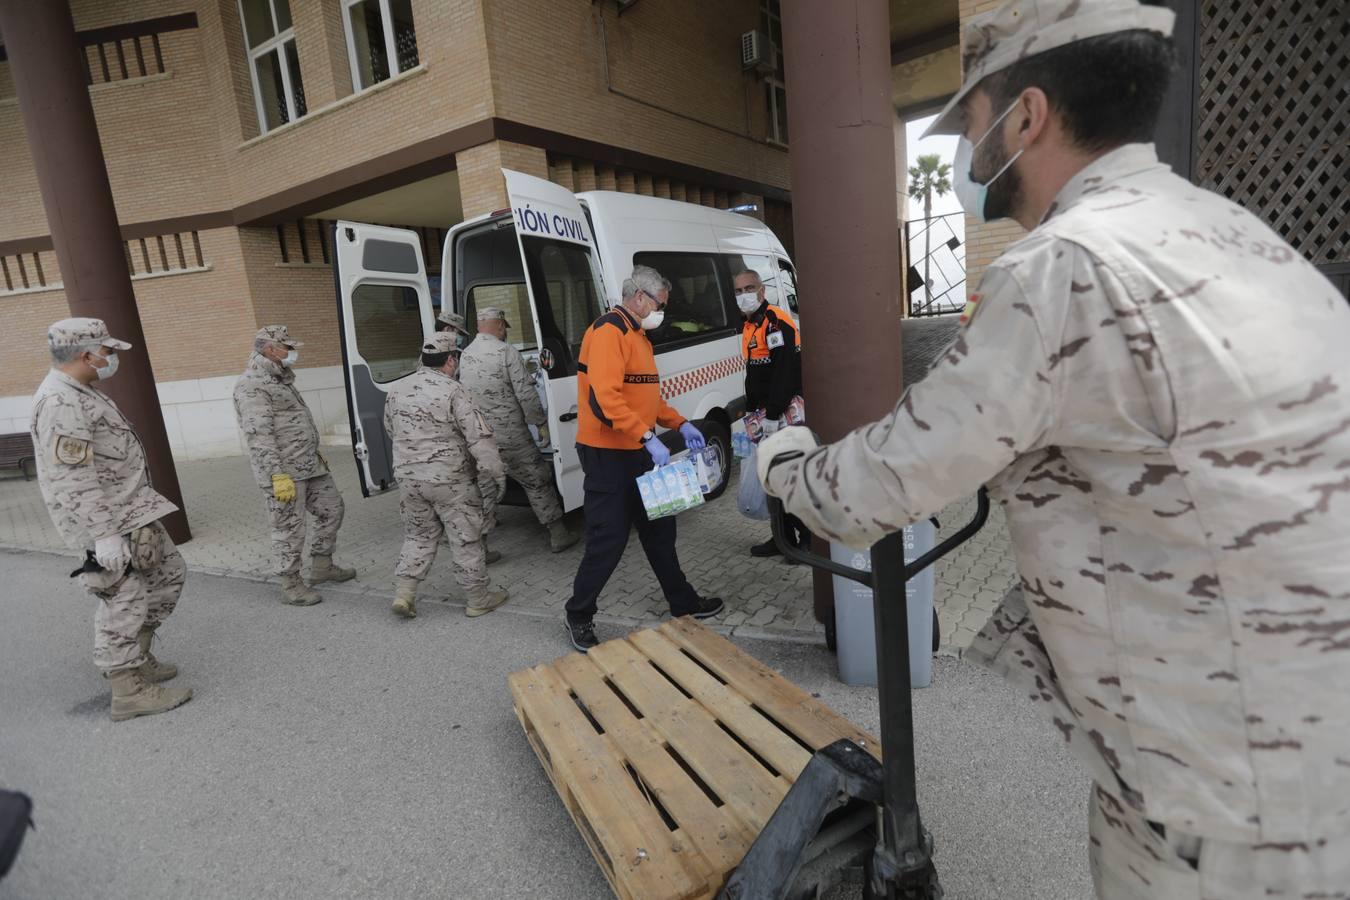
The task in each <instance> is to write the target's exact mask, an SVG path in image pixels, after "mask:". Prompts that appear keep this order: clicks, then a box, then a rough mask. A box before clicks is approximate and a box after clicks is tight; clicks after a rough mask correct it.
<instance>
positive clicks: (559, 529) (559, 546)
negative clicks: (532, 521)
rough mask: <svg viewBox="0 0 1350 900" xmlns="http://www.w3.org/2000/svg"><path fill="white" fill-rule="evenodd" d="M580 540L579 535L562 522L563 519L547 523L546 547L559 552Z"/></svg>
mask: <svg viewBox="0 0 1350 900" xmlns="http://www.w3.org/2000/svg"><path fill="white" fill-rule="evenodd" d="M579 540H581V535H580V534H578V533H577V532H575V531H573V530H572V529H570V528H568V527H567V526H566V525H564V524H563V520H562V519H559V520H558V521H556V522H549V523H548V549H549V550H550V551H552V552H553V553H561V552H563V551H564V550H566V549H567V548H568V547H571V546H572V545H573V544H575V543H576V542H577V541H579Z"/></svg>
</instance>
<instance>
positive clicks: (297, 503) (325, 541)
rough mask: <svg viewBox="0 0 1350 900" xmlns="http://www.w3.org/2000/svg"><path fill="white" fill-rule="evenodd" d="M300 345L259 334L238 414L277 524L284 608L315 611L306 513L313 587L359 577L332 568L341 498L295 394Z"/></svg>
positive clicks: (238, 386)
mask: <svg viewBox="0 0 1350 900" xmlns="http://www.w3.org/2000/svg"><path fill="white" fill-rule="evenodd" d="M301 346H302V344H301V343H300V342H299V341H294V340H291V336H290V334H289V332H288V331H287V330H286V326H285V325H268V326H267V327H265V328H262V329H259V331H258V333H257V335H255V336H254V341H253V354H252V356H250V357H249V360H248V366H247V367H246V368H245V369H244V374H243V375H241V376H240V377H239V381H238V382H236V383H235V386H234V414H235V417H236V418H237V419H238V421H239V430H240V432H241V433H242V434H243V435H244V442H245V443H246V444H247V445H248V455H249V459H250V460H251V462H252V463H253V477H254V478H255V479H256V480H257V482H258V487H260V488H261V489H262V491H263V495H264V499H265V502H266V504H267V515H268V518H269V519H270V520H271V522H272V552H273V554H274V556H275V561H276V567H277V575H278V576H279V578H280V581H281V590H282V593H283V595H284V597H285V602H286V603H289V604H291V605H292V606H313V605H314V604H315V603H319V602H321V601H322V599H323V598H322V597H320V596H319V594H318V593H317V592H316V591H314V590H312V589H311V588H310V587H309V586H308V585H306V584H305V582H304V581H303V580H302V579H301V577H300V561H301V552H302V550H303V549H304V544H305V513H306V512H308V513H309V515H310V517H311V518H312V519H313V520H314V523H313V525H314V527H313V533H312V534H311V536H310V544H309V552H310V583H311V584H320V583H321V582H325V581H334V582H340V581H349V580H351V579H352V578H354V577H356V572H355V571H354V570H352V569H348V568H344V567H343V566H339V565H336V564H335V563H334V562H333V548H334V547H335V546H336V544H337V533H338V528H339V526H341V525H342V514H343V505H342V495H341V494H340V493H338V489H337V484H336V483H335V482H334V481H333V476H332V475H330V474H328V462H327V460H325V459H324V458H323V454H322V453H320V452H319V429H318V428H316V427H315V425H314V417H313V416H312V415H310V412H309V407H308V406H307V405H306V404H305V399H304V398H303V397H301V396H300V392H299V391H297V390H296V389H295V372H294V370H292V368H291V366H292V365H294V363H295V361H296V360H297V359H298V358H299V353H298V350H299V348H300V347H301Z"/></svg>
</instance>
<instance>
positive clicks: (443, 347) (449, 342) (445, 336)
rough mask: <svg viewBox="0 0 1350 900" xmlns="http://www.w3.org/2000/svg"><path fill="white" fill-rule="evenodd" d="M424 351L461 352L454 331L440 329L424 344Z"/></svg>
mask: <svg viewBox="0 0 1350 900" xmlns="http://www.w3.org/2000/svg"><path fill="white" fill-rule="evenodd" d="M422 352H423V353H459V347H458V345H456V343H455V333H454V332H453V331H438V332H436V333H435V334H433V335H431V336H430V337H428V338H427V339H426V342H425V343H423V344H422Z"/></svg>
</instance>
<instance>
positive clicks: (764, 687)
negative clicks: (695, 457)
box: [509, 619, 879, 900]
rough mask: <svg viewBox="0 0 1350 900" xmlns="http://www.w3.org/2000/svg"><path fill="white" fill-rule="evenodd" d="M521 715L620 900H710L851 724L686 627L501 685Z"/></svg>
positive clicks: (850, 734)
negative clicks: (817, 758)
mask: <svg viewBox="0 0 1350 900" xmlns="http://www.w3.org/2000/svg"><path fill="white" fill-rule="evenodd" d="M509 683H510V686H511V695H512V698H513V700H514V703H515V709H516V715H517V716H518V717H519V718H520V722H521V724H522V725H523V726H524V728H525V735H526V737H527V738H528V739H529V741H530V745H531V746H532V747H533V748H534V751H535V753H536V755H538V757H539V761H540V763H542V764H543V767H544V771H545V772H546V773H547V774H548V777H549V780H550V781H552V782H553V786H554V788H555V789H556V790H557V791H558V796H559V797H561V798H562V801H563V805H564V806H565V807H566V808H567V812H568V813H569V814H570V815H571V817H572V820H573V821H574V822H575V823H576V826H577V828H578V829H579V830H580V831H581V835H582V837H583V838H584V839H585V841H586V843H587V845H588V846H589V847H590V849H591V854H592V855H593V856H594V857H595V860H596V862H597V863H599V864H600V868H601V869H602V870H603V871H604V873H605V877H606V878H607V879H608V880H609V884H610V886H611V887H612V888H613V890H614V893H615V895H616V896H617V897H619V898H620V900H683V898H712V897H715V896H716V894H717V892H718V891H719V890H720V889H721V887H722V886H723V884H724V883H725V881H726V879H727V876H728V875H729V874H730V873H731V872H732V870H734V869H735V868H736V866H737V865H739V864H740V862H741V859H742V858H743V857H744V856H745V852H746V851H747V850H748V849H749V848H750V845H751V844H752V843H753V842H754V840H755V838H756V837H757V836H758V835H759V832H760V830H761V829H763V827H764V825H765V823H767V822H768V820H769V817H770V816H771V815H773V812H774V810H775V809H777V808H778V804H779V802H780V801H781V800H782V799H783V795H784V794H786V793H787V790H788V788H789V787H791V786H792V783H793V782H794V781H795V780H796V778H797V776H798V775H799V774H800V773H801V770H802V769H803V767H805V765H806V763H807V761H808V760H809V759H810V758H811V755H812V753H814V752H815V751H816V750H818V749H820V748H821V747H824V746H826V745H828V744H831V743H833V742H834V741H836V740H838V739H840V738H848V739H850V740H852V741H854V742H856V743H858V744H860V745H861V746H863V747H864V748H866V749H867V750H869V751H870V752H872V754H873V755H876V756H878V758H879V752H878V751H879V744H878V742H877V739H876V738H874V737H872V736H871V735H869V734H867V733H865V732H863V731H860V730H858V729H857V728H856V727H854V726H853V725H852V724H851V723H850V722H849V721H848V720H847V719H845V718H843V717H842V716H840V715H838V714H837V713H835V712H834V711H832V710H831V709H830V708H829V707H827V706H825V705H824V704H823V703H821V702H820V701H819V700H816V699H814V698H812V697H811V695H810V694H808V693H806V692H805V691H803V690H802V689H801V688H799V687H797V686H796V685H794V684H792V683H791V682H789V681H788V680H787V679H786V678H783V677H782V676H781V675H779V674H778V673H777V672H775V671H774V670H773V669H770V668H769V667H768V666H766V665H764V664H763V663H761V662H759V661H758V660H756V659H754V658H753V657H752V656H750V655H749V654H747V653H744V652H743V651H741V650H740V649H739V648H737V647H736V646H735V645H734V644H732V643H731V642H730V641H728V640H726V639H725V638H723V637H721V636H719V635H717V634H715V633H714V632H712V631H709V630H708V629H706V628H704V627H703V626H701V625H699V624H698V623H697V622H695V621H693V620H692V619H676V620H674V621H670V622H666V623H664V624H662V625H661V626H660V627H657V628H650V629H646V630H643V631H637V632H633V633H632V634H629V635H628V636H626V637H624V638H621V639H618V640H613V641H607V642H605V643H603V644H601V645H600V646H598V647H596V648H595V649H593V650H591V652H590V653H589V654H584V655H583V654H580V653H574V654H572V655H570V656H565V657H563V658H561V659H558V660H555V661H554V662H552V663H550V664H548V665H541V666H536V667H534V668H532V669H526V670H523V671H520V672H516V673H514V674H513V675H511V676H510V678H509Z"/></svg>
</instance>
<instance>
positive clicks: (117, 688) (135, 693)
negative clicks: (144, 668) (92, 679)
mask: <svg viewBox="0 0 1350 900" xmlns="http://www.w3.org/2000/svg"><path fill="white" fill-rule="evenodd" d="M108 681H109V682H111V683H112V720H113V721H114V722H125V721H126V720H127V719H134V718H136V717H137V716H153V715H155V714H157V713H162V712H168V711H169V710H171V709H173V708H174V707H176V706H182V705H183V704H184V703H186V702H188V701H189V700H191V699H192V688H166V687H160V686H159V685H157V684H150V683H149V682H148V681H146V680H145V679H144V678H142V677H141V673H140V671H139V670H137V669H121V670H119V671H116V672H110V673H108Z"/></svg>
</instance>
